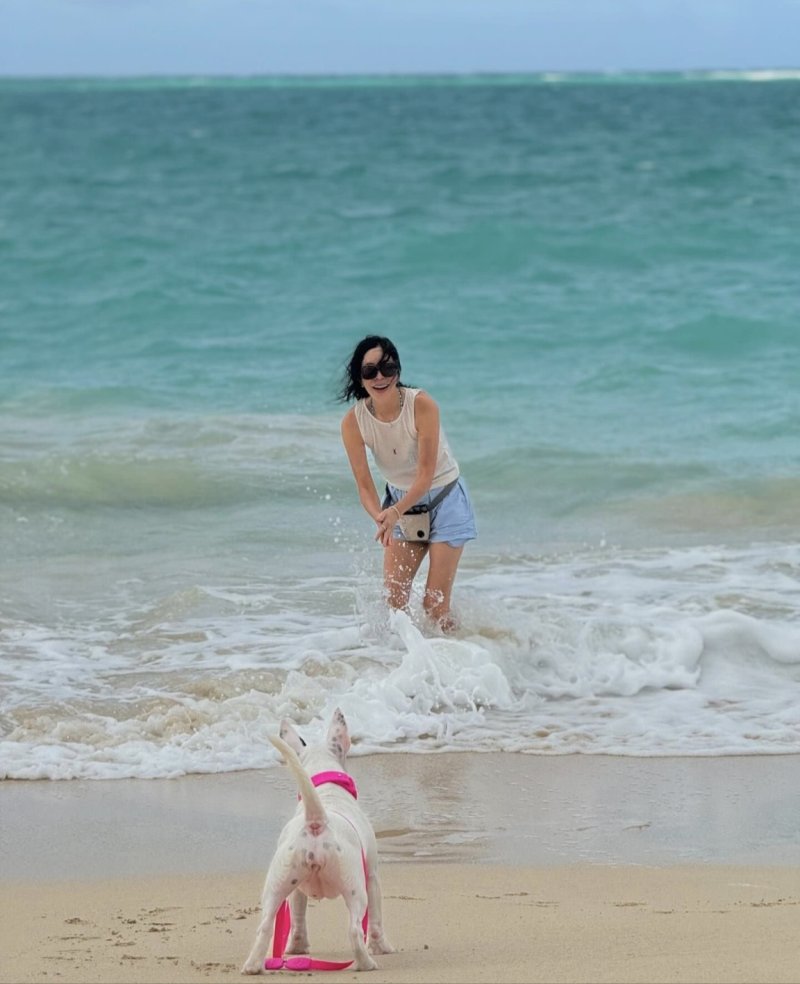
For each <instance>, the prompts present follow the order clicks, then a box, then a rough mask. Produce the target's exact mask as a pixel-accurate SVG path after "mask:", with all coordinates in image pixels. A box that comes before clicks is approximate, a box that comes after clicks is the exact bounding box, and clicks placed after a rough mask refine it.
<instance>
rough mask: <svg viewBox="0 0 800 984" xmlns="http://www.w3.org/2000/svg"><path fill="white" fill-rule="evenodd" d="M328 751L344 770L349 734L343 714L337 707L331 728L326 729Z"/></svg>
mask: <svg viewBox="0 0 800 984" xmlns="http://www.w3.org/2000/svg"><path fill="white" fill-rule="evenodd" d="M328 749H329V751H330V752H331V754H332V755H335V756H336V758H337V759H339V761H340V762H341V764H342V768H344V762H345V759H346V758H347V753H348V752H349V751H350V732H349V731H348V730H347V721H345V719H344V714H342V712H341V710H340V709H339V708H338V707H337V708H336V710H335V711H334V712H333V717H332V718H331V726H330V728H328Z"/></svg>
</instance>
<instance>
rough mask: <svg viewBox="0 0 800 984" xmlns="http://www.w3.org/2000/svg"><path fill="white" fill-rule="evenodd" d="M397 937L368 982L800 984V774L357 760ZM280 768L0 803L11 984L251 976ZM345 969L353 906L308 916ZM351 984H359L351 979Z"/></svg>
mask: <svg viewBox="0 0 800 984" xmlns="http://www.w3.org/2000/svg"><path fill="white" fill-rule="evenodd" d="M350 770H351V772H352V773H353V774H354V776H355V777H356V779H357V782H358V786H359V790H360V798H361V801H362V803H363V805H364V806H365V808H366V810H367V812H368V813H369V814H370V816H371V817H372V819H373V822H374V825H375V827H376V830H377V832H378V837H379V847H380V852H381V870H382V880H383V884H384V895H385V921H386V926H387V933H388V935H389V937H390V939H391V940H392V942H393V944H394V945H395V947H396V949H397V952H396V953H394V954H388V955H384V956H380V957H378V958H377V960H378V964H379V968H380V969H379V970H378V971H376V972H374V973H372V974H371V975H370V976H369V980H371V981H374V982H375V984H378V982H380V981H386V982H403V981H418V982H437V981H442V982H445V981H465V982H469V981H493V982H496V981H499V980H501V981H587V982H588V981H654V982H655V981H667V980H670V981H687V982H688V981H719V982H723V981H765V982H767V981H770V982H771V981H800V942H798V934H797V931H796V927H797V918H798V913H800V837H799V836H798V827H799V826H800V821H798V820H797V818H798V817H799V816H800V782H798V778H800V757H799V756H761V757H742V758H702V759H701V758H697V759H693V758H681V759H636V758H609V757H604V756H562V757H541V756H523V755H507V754H497V755H494V754H492V755H475V754H463V755H452V754H448V755H425V756H421V755H414V756H412V755H405V754H402V753H400V754H391V755H382V756H369V757H363V758H359V757H354V758H352V759H351V760H350ZM294 796H295V789H294V786H293V783H292V780H291V778H290V776H289V774H288V771H287V770H285V769H282V768H275V769H270V770H264V771H262V772H247V773H231V774H225V775H220V776H196V777H186V778H182V779H175V780H150V781H148V780H130V781H116V782H76V781H72V782H65V783H56V782H34V783H24V782H6V783H3V784H2V785H0V818H1V819H0V856H1V857H2V875H3V878H2V886H0V918H2V920H3V926H4V934H3V935H4V952H3V959H2V961H0V981H3V982H9V984H10V982H12V981H13V982H16V981H19V982H27V981H61V982H69V981H75V982H78V981H87V982H88V981H109V982H120V984H121V982H128V981H131V982H133V981H152V982H156V981H165V982H167V981H170V982H179V981H194V980H198V981H199V980H205V981H208V980H223V979H230V978H231V977H238V973H239V968H240V966H241V963H242V962H243V960H244V957H245V956H246V954H247V950H248V949H249V945H250V942H251V940H252V936H253V933H254V932H255V928H256V925H257V921H258V902H259V896H260V891H261V886H262V883H263V877H264V872H265V870H266V865H267V863H268V861H269V858H270V857H271V855H272V851H273V849H274V844H275V840H276V837H277V834H278V831H279V829H280V827H281V826H282V825H283V823H284V822H285V819H286V818H287V817H288V816H289V815H290V813H291V812H292V810H293V808H294V802H295V800H294ZM309 924H310V929H311V935H312V952H313V953H314V955H315V956H321V957H330V958H333V959H347V958H348V957H349V954H348V952H347V945H346V941H345V936H344V907H343V906H342V904H341V903H340V902H325V903H318V904H315V905H313V906H312V907H311V909H310V914H309ZM337 976H338V977H339V978H340V979H342V978H347V979H356V975H355V973H354V972H353V971H352V970H347V971H342V972H340V973H339V974H338V975H337Z"/></svg>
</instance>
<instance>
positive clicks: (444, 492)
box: [428, 478, 458, 512]
mask: <svg viewBox="0 0 800 984" xmlns="http://www.w3.org/2000/svg"><path fill="white" fill-rule="evenodd" d="M456 485H458V479H457V478H454V479H453V481H452V482H449V483H448V484H447V485H445V487H444V488H443V489H442V490H441V492H439V494H438V495H437V496H436V498H435V499H432V500H431V502H430V504H429V505H428V509H430V511H431V512H433V510H434V509H435V508H436V507H437V506H438V505H439V503H440V502H441V501H442V499H444V497H445V496H446V495H449V494H450V493H451V492H452V491H453V489H454V488H455V487H456Z"/></svg>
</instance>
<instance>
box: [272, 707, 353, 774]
mask: <svg viewBox="0 0 800 984" xmlns="http://www.w3.org/2000/svg"><path fill="white" fill-rule="evenodd" d="M280 736H281V738H283V740H284V741H285V742H286V744H287V745H288V746H289V747H290V748H293V749H294V750H295V752H296V753H297V756H298V758H299V759H300V761H301V762H303V763H305V761H306V759H307V758H308V757H309V755H311V754H312V752H313V749H310V748H309V747H308V746H307V745H306V743H305V742H304V741H303V739H302V738H301V737H300V735H299V734H298V733H297V732H296V731H295V730H294V727H293V725H292V724H291V722H289V721H287V720H286V718H284V719H283V720H282V721H281V730H280ZM325 750H326V752H327V753H328V754H330V755H332V756H333V757H334V758H335V759H336V761H337V762H338V763H339V768H340V769H342V770H343V771H344V767H345V761H346V760H347V753H348V752H349V751H350V732H349V731H348V729H347V721H345V718H344V714H342V712H341V710H340V709H339V708H338V707H337V708H336V710H335V711H334V712H333V716H332V717H331V723H330V727H329V728H328V735H327V738H326V740H325Z"/></svg>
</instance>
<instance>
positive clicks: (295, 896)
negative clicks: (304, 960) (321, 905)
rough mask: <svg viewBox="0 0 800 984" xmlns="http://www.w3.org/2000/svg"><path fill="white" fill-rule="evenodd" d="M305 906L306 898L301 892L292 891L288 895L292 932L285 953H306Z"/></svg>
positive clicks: (306, 904)
mask: <svg viewBox="0 0 800 984" xmlns="http://www.w3.org/2000/svg"><path fill="white" fill-rule="evenodd" d="M307 907H308V899H307V898H306V896H305V895H304V894H303V893H302V892H298V891H294V892H292V894H291V895H290V896H289V908H290V909H291V912H292V934H291V936H290V937H289V945H288V947H287V948H286V952H287V953H308V926H307V924H306V909H307Z"/></svg>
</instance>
